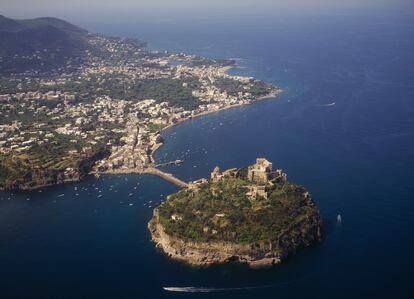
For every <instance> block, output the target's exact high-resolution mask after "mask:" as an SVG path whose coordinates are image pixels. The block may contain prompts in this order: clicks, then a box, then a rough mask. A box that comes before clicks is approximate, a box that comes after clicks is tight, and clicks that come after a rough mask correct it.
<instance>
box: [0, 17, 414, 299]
mask: <svg viewBox="0 0 414 299" xmlns="http://www.w3.org/2000/svg"><path fill="white" fill-rule="evenodd" d="M138 25H139V26H138ZM138 25H136V26H132V25H131V26H130V27H131V28H129V27H128V28H127V27H125V26H119V27H116V26H111V27H110V28H109V27H105V26H102V27H101V29H100V30H101V31H105V32H109V33H117V34H124V35H130V36H142V37H144V39H147V40H149V42H150V43H151V45H152V46H153V47H158V48H166V49H171V50H185V51H186V52H190V53H198V54H202V55H208V56H212V57H238V58H242V60H241V61H240V65H241V68H239V69H235V70H233V71H234V72H236V73H241V74H245V75H251V76H256V77H258V78H261V79H264V80H266V81H269V82H272V83H275V84H278V85H280V86H281V87H282V88H284V89H285V92H284V93H283V95H281V96H280V97H278V98H277V99H274V100H266V101H261V102H259V103H256V104H254V105H251V106H245V107H241V108H237V109H232V110H226V111H222V112H219V113H216V114H211V115H207V116H204V117H201V118H198V119H196V120H193V121H188V122H186V123H184V124H181V125H179V126H177V127H175V128H172V129H170V130H168V131H166V132H165V133H164V136H165V138H166V141H167V143H166V145H165V146H164V147H162V149H161V150H160V151H159V152H158V153H157V159H158V160H159V161H168V160H172V159H176V158H180V159H183V160H184V161H185V162H184V164H183V165H182V166H180V167H173V166H170V167H166V170H168V171H171V172H174V173H175V174H176V175H177V176H179V177H181V178H183V179H186V180H190V179H196V178H200V177H204V176H207V175H208V174H209V172H210V171H211V169H212V168H213V167H214V166H215V165H216V164H218V165H220V166H221V167H223V168H226V167H238V166H244V165H246V164H249V163H251V162H253V161H254V159H255V158H256V157H257V156H265V157H267V158H268V159H270V160H272V161H273V162H274V164H275V165H276V166H278V167H281V168H283V169H285V170H286V171H287V173H288V175H289V178H290V180H292V181H294V182H296V183H299V184H303V185H305V186H306V187H307V188H308V189H309V190H310V191H311V193H312V194H313V197H314V199H315V201H316V202H317V204H318V206H319V207H320V209H321V213H322V216H323V218H324V221H325V232H324V239H323V241H322V242H321V243H320V244H317V245H315V246H313V247H311V248H309V249H306V250H302V251H301V252H300V253H299V254H298V255H296V256H295V257H293V258H291V259H289V260H287V261H286V262H284V263H283V264H282V265H280V266H278V267H276V268H274V269H263V270H255V271H253V270H249V269H247V268H245V267H242V266H236V265H231V266H216V267H211V268H208V269H192V268H189V267H187V266H185V265H182V264H179V263H175V262H171V261H169V260H168V259H166V258H165V257H164V256H163V255H162V254H160V253H158V252H157V251H156V250H155V249H154V246H153V245H152V244H151V243H150V241H149V233H148V231H147V228H146V224H147V222H148V220H149V219H150V217H151V213H152V207H153V206H154V204H157V203H159V202H161V201H162V200H163V199H164V197H165V195H167V194H169V193H172V192H175V191H176V190H177V188H176V187H175V186H173V185H171V184H169V183H167V182H164V181H162V180H161V179H159V178H157V177H152V176H136V175H128V176H110V177H103V178H101V179H99V180H95V179H90V180H87V181H84V182H81V183H78V184H71V185H67V186H58V187H54V188H49V189H46V190H43V192H41V193H39V192H32V193H23V194H22V193H19V194H14V195H11V194H9V193H1V194H0V298H135V297H140V298H141V297H142V298H148V297H151V298H190V297H191V298H192V297H197V298H198V297H200V298H256V297H259V296H266V297H278V298H303V297H304V296H306V297H310V298H313V297H317V298H332V297H334V298H349V297H351V296H352V297H353V298H373V297H375V298H409V297H410V294H411V293H412V292H413V286H412V283H411V282H412V279H411V273H412V270H413V269H414V262H413V260H414V259H413V258H414V256H413V250H412V249H413V240H412V236H413V233H414V224H413V221H412V219H413V216H414V215H413V214H414V212H413V211H414V209H413V208H414V203H413V201H412V194H414V187H413V184H412V182H413V179H414V167H413V166H414V154H413V152H414V141H413V136H414V103H413V98H414V75H413V74H414V73H413V72H412V71H411V70H412V67H413V66H414V58H413V55H412V53H414V38H413V37H414V19H413V18H412V17H411V16H410V15H407V14H406V13H398V14H396V13H395V12H393V13H391V12H390V13H389V14H380V15H376V16H371V17H367V16H364V17H361V16H358V15H357V14H355V15H348V16H329V17H328V16H324V17H323V16H319V17H312V18H311V17H309V18H307V19H306V18H305V19H300V20H296V19H293V20H292V19H289V18H281V19H272V18H268V19H262V20H260V21H258V20H256V21H255V22H254V23H252V22H249V23H244V22H242V20H239V19H235V20H226V21H220V22H217V23H216V24H214V25H212V24H208V26H207V25H206V24H203V23H202V21H200V22H199V23H196V24H192V26H188V24H186V23H185V22H184V21H182V22H177V23H173V24H168V25H165V24H164V25H154V24H147V25H145V24H140V23H139V24H138ZM332 102H335V105H334V106H326V104H329V103H332ZM111 186H113V187H112V188H111ZM135 187H137V188H136V189H134V188H135ZM75 188H77V190H75ZM85 188H87V189H88V190H85ZM95 188H98V189H95ZM110 189H111V190H110ZM115 190H116V191H117V192H115ZM99 191H101V192H99ZM130 193H133V195H132V196H128V195H129V194H130ZM61 194H64V196H60V195H61ZM76 194H79V195H76ZM99 195H103V196H102V197H100V198H98V196H99ZM59 196H60V197H59ZM9 197H10V200H9V199H8V198H9ZM27 198H30V200H29V201H28V200H27ZM149 201H151V203H149ZM144 204H145V205H144ZM149 206H151V208H149ZM338 213H340V214H341V215H342V219H343V223H342V225H340V226H339V225H337V224H336V223H335V219H336V215H337V214H338ZM167 286H168V287H194V288H195V289H194V288H193V289H184V291H193V292H190V293H178V292H167V291H164V290H163V287H167ZM250 287H253V288H251V289H249V288H250ZM199 288H209V289H207V290H206V289H199ZM202 290H204V291H209V292H207V293H200V292H198V291H202ZM214 290H216V292H212V291H214Z"/></svg>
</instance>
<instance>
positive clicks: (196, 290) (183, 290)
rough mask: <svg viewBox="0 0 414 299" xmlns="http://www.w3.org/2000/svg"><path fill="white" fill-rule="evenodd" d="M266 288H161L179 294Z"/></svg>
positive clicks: (262, 287) (260, 287)
mask: <svg viewBox="0 0 414 299" xmlns="http://www.w3.org/2000/svg"><path fill="white" fill-rule="evenodd" d="M270 287H271V285H268V286H257V287H242V288H203V287H163V289H164V290H165V291H168V292H181V293H212V292H229V291H243V290H253V289H264V288H270Z"/></svg>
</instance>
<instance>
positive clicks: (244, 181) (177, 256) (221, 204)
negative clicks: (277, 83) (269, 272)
mask: <svg viewBox="0 0 414 299" xmlns="http://www.w3.org/2000/svg"><path fill="white" fill-rule="evenodd" d="M321 226H322V220H321V217H320V214H319V210H318V208H317V207H316V206H315V204H314V202H313V201H312V199H311V196H310V194H309V193H308V192H307V191H306V189H305V188H304V187H302V186H298V185H295V184H292V183H290V182H289V181H288V180H287V175H286V173H284V172H283V171H282V170H280V169H278V170H276V171H273V170H272V163H270V162H269V161H267V160H266V159H264V158H258V159H257V161H256V164H254V165H251V166H249V167H247V168H242V169H236V168H234V169H229V170H226V171H223V172H222V171H221V170H220V169H219V168H218V167H216V168H215V169H214V171H213V172H212V173H211V178H210V179H209V180H207V179H201V180H198V181H195V182H191V183H190V184H189V186H188V188H185V189H182V190H181V191H179V192H178V193H176V194H173V195H170V196H168V198H167V200H166V201H165V202H164V203H162V204H161V205H160V206H159V207H158V208H156V209H155V210H154V215H153V217H152V219H151V221H150V222H149V224H148V227H149V230H150V232H151V235H152V240H153V241H154V242H155V244H156V246H157V247H158V248H159V249H161V250H162V251H163V252H164V253H165V254H167V255H168V256H170V257H171V258H172V259H174V260H178V261H183V262H186V263H188V264H191V265H194V266H206V265H211V264H218V263H227V262H240V263H245V264H248V265H249V266H251V267H258V266H266V265H267V266H268V265H274V264H278V263H280V262H281V261H282V260H283V259H284V258H286V257H287V256H289V255H291V254H293V253H294V252H295V251H296V250H297V249H299V248H302V247H306V246H309V245H310V244H312V243H313V242H316V241H318V240H320V238H321Z"/></svg>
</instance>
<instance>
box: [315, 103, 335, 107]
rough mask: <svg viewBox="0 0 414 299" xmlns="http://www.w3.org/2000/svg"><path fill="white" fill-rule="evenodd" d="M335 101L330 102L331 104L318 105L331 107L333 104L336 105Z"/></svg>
mask: <svg viewBox="0 0 414 299" xmlns="http://www.w3.org/2000/svg"><path fill="white" fill-rule="evenodd" d="M335 104H336V103H335V102H332V103H329V104H320V105H318V106H319V107H331V106H335Z"/></svg>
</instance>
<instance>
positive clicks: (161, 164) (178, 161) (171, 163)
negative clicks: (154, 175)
mask: <svg viewBox="0 0 414 299" xmlns="http://www.w3.org/2000/svg"><path fill="white" fill-rule="evenodd" d="M183 162H184V161H183V160H175V161H170V162H166V163H160V164H157V165H155V167H163V166H167V165H181V164H183Z"/></svg>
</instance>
